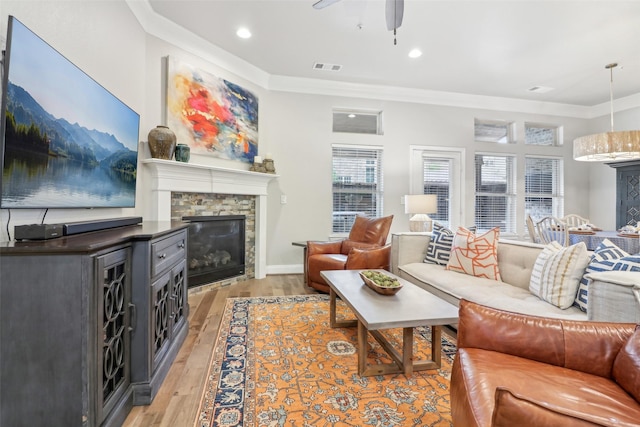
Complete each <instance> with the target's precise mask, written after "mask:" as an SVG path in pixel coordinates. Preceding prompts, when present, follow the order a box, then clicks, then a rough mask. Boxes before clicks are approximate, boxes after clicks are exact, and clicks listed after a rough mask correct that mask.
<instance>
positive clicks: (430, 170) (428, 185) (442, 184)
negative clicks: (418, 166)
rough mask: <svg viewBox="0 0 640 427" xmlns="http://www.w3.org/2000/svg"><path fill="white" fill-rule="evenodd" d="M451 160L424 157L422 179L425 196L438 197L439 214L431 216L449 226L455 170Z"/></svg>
mask: <svg viewBox="0 0 640 427" xmlns="http://www.w3.org/2000/svg"><path fill="white" fill-rule="evenodd" d="M452 163H453V162H452V160H451V159H446V158H431V157H423V159H422V178H423V182H424V194H435V195H437V196H438V212H436V213H433V214H429V216H430V217H431V219H432V220H434V221H438V222H439V223H440V224H443V225H446V226H449V225H450V224H449V221H450V219H449V209H450V206H449V194H450V191H451V181H452V180H451V173H452V169H453V164H452Z"/></svg>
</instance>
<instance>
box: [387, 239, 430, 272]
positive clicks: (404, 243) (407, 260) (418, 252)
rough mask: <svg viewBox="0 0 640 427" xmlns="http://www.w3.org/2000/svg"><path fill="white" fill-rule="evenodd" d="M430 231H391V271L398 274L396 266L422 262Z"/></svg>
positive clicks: (425, 253)
mask: <svg viewBox="0 0 640 427" xmlns="http://www.w3.org/2000/svg"><path fill="white" fill-rule="evenodd" d="M431 236H432V234H431V233H393V234H392V235H391V272H392V273H393V274H398V267H400V266H402V265H405V264H412V263H414V262H423V261H424V257H425V256H426V255H427V247H428V246H429V241H430V240H431Z"/></svg>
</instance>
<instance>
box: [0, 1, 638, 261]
mask: <svg viewBox="0 0 640 427" xmlns="http://www.w3.org/2000/svg"><path fill="white" fill-rule="evenodd" d="M9 14H13V15H15V16H16V17H17V18H18V19H20V20H21V21H22V22H23V23H25V24H26V25H27V26H28V27H29V28H31V29H32V30H34V31H35V32H37V33H38V34H39V35H41V36H42V37H43V38H44V39H45V40H46V41H48V42H49V43H50V44H52V45H53V46H54V47H56V48H58V49H59V50H60V51H61V52H63V53H64V54H65V55H66V56H67V57H68V58H69V59H71V60H72V61H73V62H74V63H76V64H77V65H78V66H79V67H80V68H82V69H83V70H85V71H86V72H87V73H89V74H90V75H91V76H92V77H94V79H96V80H97V81H98V82H100V83H101V84H102V85H103V86H105V87H106V88H108V89H109V90H111V91H112V92H113V93H114V94H115V95H117V96H118V97H120V98H121V99H122V100H123V101H125V102H126V103H127V104H128V105H130V106H131V107H132V108H133V109H134V110H136V111H138V112H139V113H140V114H141V129H140V140H141V141H146V135H147V133H148V131H149V130H150V129H151V128H153V127H154V126H156V125H157V124H161V123H164V90H165V89H164V85H165V83H164V78H165V73H164V71H163V67H164V58H166V57H167V56H176V57H178V58H180V59H181V60H183V61H185V62H187V63H190V64H191V65H194V66H197V67H200V68H202V69H203V70H205V71H209V72H211V73H212V74H215V75H218V76H220V77H224V78H227V79H229V80H230V81H233V82H234V83H237V84H240V85H242V86H244V87H246V88H247V89H250V90H252V91H253V92H254V93H256V95H258V97H259V100H260V140H259V141H260V142H259V143H260V154H262V155H264V154H265V153H266V152H270V153H272V154H273V157H274V159H275V166H276V170H277V174H278V175H280V178H279V179H277V180H275V181H274V182H273V183H272V184H270V186H269V203H268V243H267V249H268V257H267V264H268V265H269V271H270V272H286V271H301V256H302V250H301V249H300V248H298V247H293V246H292V245H291V242H293V241H297V240H307V239H325V238H327V237H328V236H329V234H330V230H331V210H332V207H331V144H332V143H349V144H367V145H381V146H384V168H385V170H384V174H385V183H384V184H385V199H384V208H385V209H384V210H385V214H394V215H395V220H394V223H393V226H392V231H404V230H407V229H408V215H405V214H404V211H403V207H402V206H401V205H400V199H401V197H402V196H403V195H404V194H407V193H408V192H409V170H408V164H409V146H410V145H431V146H439V147H443V146H444V147H462V148H465V164H466V170H465V173H466V181H465V195H466V197H465V202H466V203H465V204H466V208H465V217H464V222H465V223H468V224H470V223H473V215H474V212H473V210H474V196H473V194H474V191H473V186H474V175H473V169H474V166H473V157H474V154H475V152H476V151H483V152H514V153H516V155H517V165H518V176H520V177H522V176H523V170H524V156H525V154H542V155H554V156H563V157H564V158H565V159H566V161H565V194H566V198H565V211H566V212H576V213H580V214H582V215H585V216H590V217H591V218H592V219H593V221H594V222H596V223H598V224H602V225H603V226H604V227H607V228H610V227H611V225H610V224H609V221H610V220H613V218H614V216H615V210H613V208H612V211H611V212H608V211H607V208H606V207H604V208H603V206H602V203H601V199H599V198H600V197H601V196H603V195H606V197H607V198H609V197H610V196H611V195H610V194H609V193H607V191H606V187H607V185H609V184H611V185H614V183H615V176H613V178H612V176H611V173H614V172H613V170H611V171H609V169H610V168H609V167H608V166H603V165H590V164H586V163H579V162H575V161H573V160H572V158H571V156H572V144H571V141H572V140H573V138H575V137H577V136H581V135H583V134H585V133H589V131H590V130H591V129H593V128H598V127H600V126H601V124H600V120H599V119H598V120H595V121H594V122H593V123H591V122H590V121H588V120H586V119H576V118H569V117H558V116H551V115H548V116H547V115H540V114H524V113H509V112H504V111H491V110H479V109H466V108H459V107H447V106H436V105H427V104H419V103H409V102H396V101H382V100H375V99H364V98H347V97H338V96H323V95H308V94H298V93H292V92H280V91H273V90H271V91H270V90H267V89H265V88H266V87H267V84H266V83H265V82H264V81H262V80H261V78H262V77H263V76H261V74H260V72H259V71H256V70H254V69H252V68H251V66H250V64H248V65H247V66H246V67H245V69H246V71H247V72H246V73H242V77H240V76H239V74H238V73H235V74H234V73H231V72H229V71H227V69H228V67H226V61H228V58H224V57H222V56H220V57H218V56H216V50H215V49H209V50H202V49H201V50H198V49H191V48H190V47H189V46H188V45H184V44H180V43H173V42H172V43H169V42H167V41H165V40H174V37H173V36H170V37H167V38H164V37H159V36H158V32H160V33H161V32H162V30H154V31H153V33H154V35H151V34H147V32H145V30H143V27H142V25H141V24H140V23H138V22H137V21H136V19H135V17H134V16H133V15H132V13H131V9H130V8H129V6H127V4H125V3H124V2H123V1H121V0H117V1H109V2H78V1H62V0H58V1H55V2H53V1H27V2H24V1H20V0H18V1H15V0H14V1H7V0H3V1H2V3H1V4H0V21H1V25H2V27H1V28H0V34H2V33H4V34H6V21H7V15H9ZM116 23H117V25H116ZM199 51H200V52H205V51H206V52H213V53H206V54H199V53H198V52H199ZM247 75H255V76H257V77H256V78H255V79H249V78H246V76H247ZM256 81H260V83H259V84H258V83H255V82H256ZM333 107H347V108H356V109H380V110H383V111H384V116H383V117H384V118H383V120H384V135H381V136H372V135H351V134H334V133H332V132H331V118H332V115H331V109H332V108H333ZM637 114H639V112H638V111H636V112H635V115H633V117H630V118H629V119H628V120H629V122H631V121H633V120H636V122H637ZM474 117H478V118H484V119H505V120H513V121H515V122H516V124H517V129H518V143H517V144H513V145H498V144H487V143H476V142H474V141H473V119H474ZM621 120H622V119H621ZM524 121H533V122H539V123H547V124H558V125H562V126H563V129H564V141H565V145H564V146H562V147H536V146H525V145H524V144H523V141H522V139H523V123H524ZM621 125H622V123H621ZM140 148H141V150H140V158H141V159H142V158H148V157H149V151H148V148H147V146H146V143H144V142H142V143H141V146H140ZM191 162H192V163H203V164H214V165H219V166H225V167H232V168H238V169H246V168H247V167H248V166H247V164H244V163H240V162H229V161H222V160H219V159H214V158H212V157H207V156H198V155H193V156H192V160H191ZM594 171H595V173H593V172H594ZM610 172H611V173H610ZM590 173H592V179H591V180H590V179H589V175H590ZM600 175H602V176H601V179H595V178H594V177H597V176H600ZM139 176H140V179H139V183H138V194H137V205H136V209H135V210H127V209H122V210H100V211H85V210H63V211H52V212H49V213H48V214H47V221H46V222H59V221H63V220H64V221H71V220H82V219H85V218H87V217H91V218H105V217H117V216H130V215H142V216H148V212H147V211H146V206H147V203H146V199H147V196H148V195H149V187H148V176H147V174H146V172H145V169H144V167H140V168H139ZM608 183H609V184H608ZM590 185H592V186H594V188H595V191H597V193H596V194H597V197H592V198H591V199H590V197H589V195H590ZM523 192H524V183H523V182H519V184H518V193H519V194H522V193H523ZM280 195H286V196H287V203H286V204H281V203H280ZM613 197H615V196H613ZM592 213H593V214H592ZM42 214H43V211H41V210H37V211H31V210H28V211H15V210H13V211H12V219H11V224H12V225H16V224H25V223H33V222H39V221H40V219H41V217H42ZM518 218H519V224H518V225H519V229H520V230H522V231H524V208H523V206H519V208H518ZM0 219H1V220H2V231H1V233H2V234H0V239H4V240H6V233H5V232H4V228H5V225H6V221H7V212H6V211H1V212H0ZM613 221H614V220H613Z"/></svg>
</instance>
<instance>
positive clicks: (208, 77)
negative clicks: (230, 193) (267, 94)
mask: <svg viewBox="0 0 640 427" xmlns="http://www.w3.org/2000/svg"><path fill="white" fill-rule="evenodd" d="M168 62H169V64H168V65H169V66H168V73H167V83H168V84H167V125H168V126H169V128H171V130H173V131H174V132H175V134H176V137H177V142H178V143H185V144H188V145H189V146H190V147H191V152H192V153H199V154H211V155H213V156H215V157H219V158H223V159H231V160H238V161H243V162H248V163H251V162H252V161H253V157H254V156H256V155H257V154H258V98H257V97H256V96H255V95H254V94H253V93H251V92H250V91H248V90H246V89H244V88H242V87H241V86H239V85H237V84H234V83H231V82H229V81H227V80H224V79H221V78H219V77H217V76H214V75H213V74H210V73H207V72H206V71H203V70H199V69H197V68H194V67H192V66H190V65H187V64H185V63H183V62H180V61H178V60H176V59H175V58H169V61H168Z"/></svg>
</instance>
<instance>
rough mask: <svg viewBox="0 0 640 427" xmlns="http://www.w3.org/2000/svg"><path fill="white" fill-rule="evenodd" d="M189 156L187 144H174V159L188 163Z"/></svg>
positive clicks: (189, 150) (189, 151)
mask: <svg viewBox="0 0 640 427" xmlns="http://www.w3.org/2000/svg"><path fill="white" fill-rule="evenodd" d="M190 158H191V148H190V147H189V146H188V145H187V144H178V145H176V161H178V162H184V163H188V162H189V159H190Z"/></svg>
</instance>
